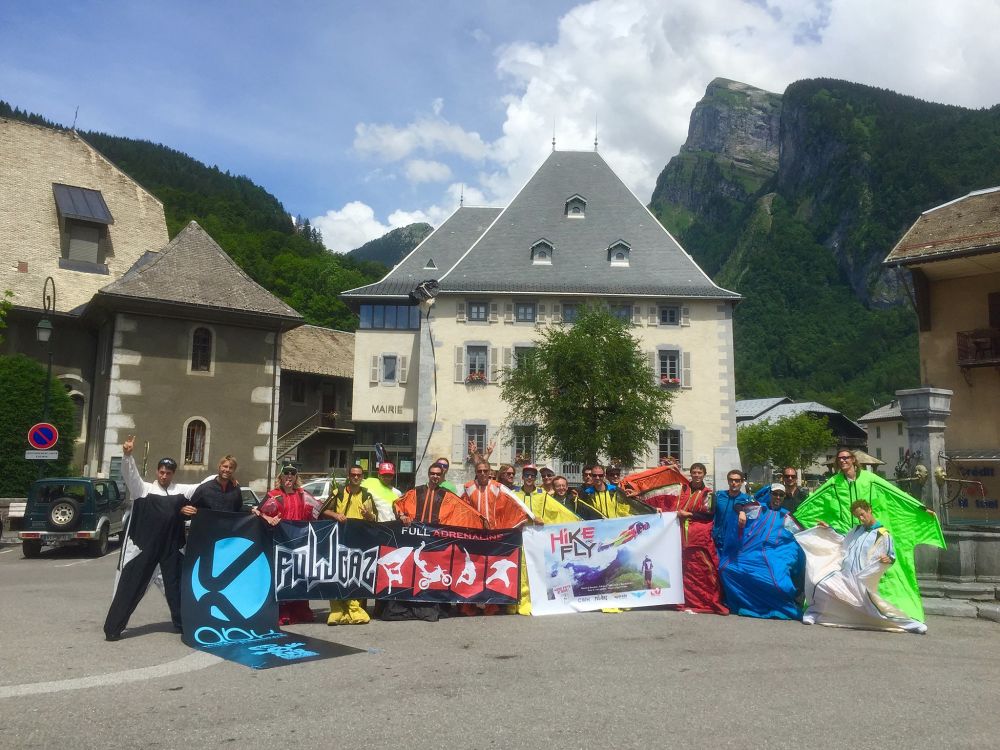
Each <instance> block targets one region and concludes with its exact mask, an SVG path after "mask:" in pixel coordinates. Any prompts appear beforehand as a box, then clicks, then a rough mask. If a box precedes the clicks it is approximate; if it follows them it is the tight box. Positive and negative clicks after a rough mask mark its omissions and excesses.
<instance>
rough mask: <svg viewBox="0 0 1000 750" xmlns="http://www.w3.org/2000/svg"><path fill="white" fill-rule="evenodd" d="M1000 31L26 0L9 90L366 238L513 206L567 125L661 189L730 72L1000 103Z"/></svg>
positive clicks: (745, 3) (955, 21) (579, 7)
mask: <svg viewBox="0 0 1000 750" xmlns="http://www.w3.org/2000/svg"><path fill="white" fill-rule="evenodd" d="M946 6H947V7H946ZM952 6H954V7H952ZM998 27H1000V4H998V3H996V2H992V1H991V0H964V1H963V2H961V3H953V4H942V3H940V2H937V1H936V0H935V2H930V1H929V0H910V2H905V3H903V2H894V1H891V0H885V1H884V2H877V3H872V2H870V0H866V1H864V2H863V1H862V0H775V1H774V2H771V1H770V0H752V1H751V0H670V2H666V1H665V0H595V1H594V2H590V3H576V2H570V1H568V0H534V2H528V1H526V0H504V1H503V2H493V1H483V2H469V0H465V1H464V2H453V1H452V0H412V1H411V2H402V1H385V2H382V1H380V0H358V1H357V2H346V1H343V0H328V1H327V2H281V3H278V2H273V3H265V2H235V1H230V0H219V1H217V2H204V1H203V0H202V1H201V2H188V1H186V0H180V1H178V0H170V1H168V2H164V1H162V0H161V2H143V1H140V2H88V1H86V0H81V1H80V2H73V3H70V2H58V1H57V2H50V3H37V2H28V1H25V0H7V2H5V3H3V5H2V7H0V50H3V51H2V53H0V98H2V99H4V100H6V101H9V102H10V103H12V104H14V105H16V106H19V107H21V108H22V109H28V110H31V111H34V112H38V113H40V114H43V115H45V116H46V117H48V118H50V119H52V120H56V121H58V122H62V123H65V124H68V123H70V122H71V121H72V119H73V113H74V110H75V108H76V107H77V105H79V107H80V114H79V119H78V122H77V124H78V127H79V128H81V129H88V130H101V131H105V132H109V133H114V134H117V135H125V136H131V137H136V138H145V139H149V140H153V141H157V142H160V143H164V144H166V145H168V146H171V147H173V148H176V149H178V150H181V151H184V152H186V153H188V154H190V155H191V156H194V157H195V158H197V159H199V160H201V161H204V162H206V163H208V164H218V165H219V166H220V167H221V168H223V169H228V170H229V171H231V172H234V173H241V174H246V175H248V176H249V177H251V178H252V179H253V180H254V181H255V182H257V183H258V184H260V185H262V186H264V187H265V188H266V189H267V190H269V191H270V192H272V193H273V194H275V195H276V196H277V197H278V198H279V199H280V200H281V201H282V202H283V203H284V205H285V207H286V208H287V209H288V210H289V212H290V213H292V214H302V215H303V216H307V217H310V218H312V219H313V220H314V222H315V223H316V224H317V226H320V227H321V229H322V230H323V233H324V237H325V239H326V241H327V244H328V246H329V247H331V249H334V250H347V249H350V248H352V247H356V246H358V245H360V244H362V243H363V242H364V241H366V240H367V239H371V238H373V237H376V236H379V235H380V234H382V233H384V232H385V231H388V230H389V229H390V228H392V227H395V226H401V225H403V224H406V223H409V222H410V221H414V220H429V221H430V222H431V223H439V222H440V221H441V220H443V219H444V218H445V217H446V216H447V215H448V214H449V213H450V212H451V211H453V210H454V208H455V207H456V206H457V204H458V195H459V193H460V192H461V191H463V190H464V192H465V196H466V202H467V203H471V204H480V205H482V204H489V205H502V204H503V203H504V202H505V201H507V200H509V199H510V197H511V196H512V195H513V193H514V192H516V190H517V189H518V188H519V187H520V186H521V185H522V184H523V182H524V180H525V179H527V177H528V176H529V175H530V174H531V172H532V171H534V169H536V168H537V166H538V165H539V164H540V163H541V160H542V159H543V158H544V157H545V154H546V153H547V152H548V150H549V149H550V148H551V146H550V143H549V142H550V140H551V138H552V131H553V127H554V128H555V131H556V138H557V145H558V147H559V148H574V149H577V148H592V142H593V138H594V131H595V122H596V127H597V130H598V132H599V134H600V149H601V151H602V153H603V154H604V155H605V158H607V159H608V161H609V162H610V163H611V165H612V167H613V168H615V170H616V171H617V172H618V173H619V174H620V175H621V176H622V178H623V179H624V180H625V181H626V183H628V184H629V186H630V187H631V188H632V189H633V190H634V191H635V192H636V194H637V195H638V196H639V197H640V198H641V199H642V200H648V199H649V196H650V193H651V190H652V187H653V184H654V182H655V179H656V175H657V174H658V173H659V171H660V169H662V167H663V165H664V164H665V163H666V162H667V161H668V160H669V159H670V157H671V156H672V155H674V154H675V153H677V150H678V148H679V147H680V145H681V143H683V141H684V138H685V136H686V132H687V122H688V118H689V116H690V113H691V108H692V107H693V106H694V104H695V102H697V100H698V99H699V98H700V97H701V95H702V94H703V93H704V90H705V86H706V85H707V84H708V83H709V82H710V81H711V80H712V79H713V78H715V77H717V76H722V77H727V78H733V79H736V80H740V81H744V82H746V83H749V84H752V85H755V86H760V87H762V88H766V89H769V90H772V91H781V90H783V89H784V87H785V86H787V85H788V84H789V83H791V82H792V81H794V80H797V79H800V78H805V77H812V76H828V77H836V78H846V79H848V80H853V81H858V82H861V83H867V84H872V85H877V86H883V87H886V88H891V89H894V90H896V91H900V92H902V93H907V94H913V95H916V96H920V97H922V98H925V99H929V100H932V101H941V102H948V103H953V104H961V105H965V106H974V107H981V106H992V105H993V104H996V103H997V102H1000V87H998V77H1000V65H998V63H1000V46H998V45H996V44H994V41H993V39H992V38H991V37H992V33H993V30H995V29H996V28H998Z"/></svg>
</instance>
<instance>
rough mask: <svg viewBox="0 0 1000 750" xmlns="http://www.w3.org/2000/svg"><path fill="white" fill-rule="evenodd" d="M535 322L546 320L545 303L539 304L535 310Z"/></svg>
mask: <svg viewBox="0 0 1000 750" xmlns="http://www.w3.org/2000/svg"><path fill="white" fill-rule="evenodd" d="M535 322H536V323H544V322H545V305H541V304H540V305H538V307H537V309H536V311H535Z"/></svg>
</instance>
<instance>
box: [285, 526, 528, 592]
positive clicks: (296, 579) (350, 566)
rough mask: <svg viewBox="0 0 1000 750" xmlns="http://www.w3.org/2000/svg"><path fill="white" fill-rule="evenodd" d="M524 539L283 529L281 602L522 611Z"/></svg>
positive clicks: (427, 530)
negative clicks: (459, 605)
mask: <svg viewBox="0 0 1000 750" xmlns="http://www.w3.org/2000/svg"><path fill="white" fill-rule="evenodd" d="M520 544H521V532H520V531H519V530H516V531H501V530H496V531H491V530H483V529H458V528H449V527H442V526H426V525H424V524H418V523H414V524H408V525H407V524H402V523H399V522H391V523H379V524H373V523H367V522H364V521H352V520H348V521H345V522H342V523H338V522H337V521H313V522H309V523H307V522H303V521H282V522H281V523H280V524H278V526H277V527H275V534H274V560H273V569H274V590H275V595H276V596H277V598H278V600H279V601H284V600H294V599H381V600H392V599H396V600H403V601H421V602H477V603H486V604H515V603H516V602H517V595H518V589H519V573H520V561H521V550H520Z"/></svg>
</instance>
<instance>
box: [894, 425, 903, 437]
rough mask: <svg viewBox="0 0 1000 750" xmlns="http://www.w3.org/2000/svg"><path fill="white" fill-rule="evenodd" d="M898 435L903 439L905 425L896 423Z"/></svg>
mask: <svg viewBox="0 0 1000 750" xmlns="http://www.w3.org/2000/svg"><path fill="white" fill-rule="evenodd" d="M896 434H897V435H899V436H900V437H902V435H903V423H902V422H896Z"/></svg>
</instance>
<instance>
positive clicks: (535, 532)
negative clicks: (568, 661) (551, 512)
mask: <svg viewBox="0 0 1000 750" xmlns="http://www.w3.org/2000/svg"><path fill="white" fill-rule="evenodd" d="M523 539H524V554H525V557H526V560H527V567H528V584H529V587H530V589H531V613H532V614H533V615H553V614H562V613H565V612H587V611H591V610H595V609H603V608H610V607H651V606H655V605H658V604H681V603H682V602H683V601H684V589H683V577H682V574H681V536H680V526H679V524H678V522H677V514H676V513H656V514H652V515H642V516H627V517H625V518H609V519H604V520H600V521H581V522H578V523H567V524H559V525H546V526H543V527H540V528H527V529H525V530H524V536H523Z"/></svg>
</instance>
